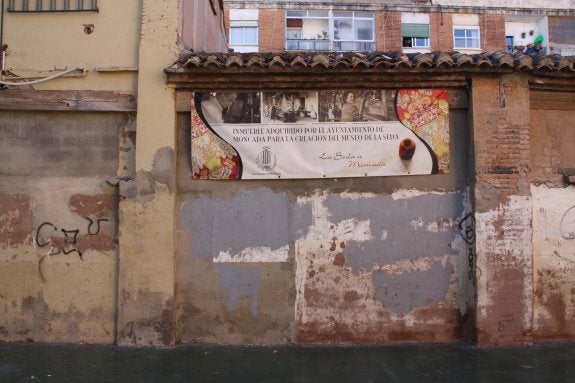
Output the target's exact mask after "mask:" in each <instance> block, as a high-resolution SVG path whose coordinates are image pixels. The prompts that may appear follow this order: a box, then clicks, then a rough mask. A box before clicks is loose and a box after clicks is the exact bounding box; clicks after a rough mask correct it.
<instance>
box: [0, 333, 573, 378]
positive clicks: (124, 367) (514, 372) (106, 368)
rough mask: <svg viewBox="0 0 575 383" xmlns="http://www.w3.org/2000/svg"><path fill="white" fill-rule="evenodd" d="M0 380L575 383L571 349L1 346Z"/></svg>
mask: <svg viewBox="0 0 575 383" xmlns="http://www.w3.org/2000/svg"><path fill="white" fill-rule="evenodd" d="M0 382H2V383H12V382H58V383H60V382H74V383H76V382H79V383H84V382H137V383H146V382H250V383H255V382H274V383H276V382H314V383H315V382H364V383H367V382H410V383H411V382H465V383H474V382H481V383H483V382H485V383H493V382H506V383H507V382H537V383H541V382H545V383H547V382H575V344H574V343H553V344H542V345H536V346H532V347H523V348H519V347H512V348H511V347H504V348H487V349H485V348H476V347H472V346H468V345H460V344H456V345H415V344H408V345H406V344H402V345H390V346H365V347H356V346H353V347H352V346H338V347H319V346H313V347H296V346H287V347H286V346H282V347H224V346H218V347H215V346H179V347H175V348H166V349H158V348H118V347H113V346H78V345H74V346H64V345H43V344H9V343H0Z"/></svg>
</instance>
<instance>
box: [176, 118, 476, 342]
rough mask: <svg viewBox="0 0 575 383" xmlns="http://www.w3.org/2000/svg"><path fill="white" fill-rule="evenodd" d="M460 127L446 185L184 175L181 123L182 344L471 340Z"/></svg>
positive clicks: (417, 180) (414, 180)
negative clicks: (220, 179)
mask: <svg viewBox="0 0 575 383" xmlns="http://www.w3.org/2000/svg"><path fill="white" fill-rule="evenodd" d="M465 124H466V113H465V110H453V112H452V115H451V130H452V131H451V134H452V140H453V141H452V146H453V155H452V164H453V171H452V173H451V174H449V175H442V176H439V175H438V176H421V177H415V176H414V177H377V178H365V179H333V180H297V181H294V180H285V181H250V182H248V181H225V182H214V181H199V180H191V179H190V174H189V172H190V168H189V116H188V115H181V116H180V118H179V126H180V127H181V132H180V135H181V136H180V138H181V139H180V142H179V143H178V183H177V185H178V189H179V191H180V193H181V194H180V199H179V202H178V220H177V222H178V226H179V231H178V239H177V242H178V252H177V261H176V281H175V283H176V313H175V315H176V342H177V343H189V342H215V343H257V344H261V343H265V344H269V343H334V342H335V343H345V342H358V343H366V342H393V341H423V342H425V341H427V342H429V341H434V342H446V341H459V340H461V339H466V337H467V336H468V335H469V334H470V333H471V331H469V329H470V328H472V326H473V324H472V320H473V318H474V313H473V302H474V298H473V297H474V294H473V275H472V274H470V273H469V270H470V269H469V261H468V260H469V256H468V247H467V244H466V243H465V241H464V240H463V236H462V235H464V233H463V234H462V233H461V232H460V230H463V231H465V227H466V215H467V213H468V208H467V202H466V201H467V196H468V194H467V186H466V185H467V182H466V169H467V153H468V150H467V149H466V146H467V132H466V129H467V128H466V125H465ZM460 223H461V225H460Z"/></svg>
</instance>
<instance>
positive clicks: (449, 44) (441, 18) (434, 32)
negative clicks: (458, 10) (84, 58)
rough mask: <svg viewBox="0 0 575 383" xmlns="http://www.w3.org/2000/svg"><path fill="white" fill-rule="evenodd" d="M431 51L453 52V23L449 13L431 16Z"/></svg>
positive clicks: (432, 14)
mask: <svg viewBox="0 0 575 383" xmlns="http://www.w3.org/2000/svg"><path fill="white" fill-rule="evenodd" d="M429 29H430V34H431V50H432V51H440V52H449V51H451V50H453V22H452V19H451V14H449V13H431V14H430V15H429Z"/></svg>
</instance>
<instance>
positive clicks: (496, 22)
mask: <svg viewBox="0 0 575 383" xmlns="http://www.w3.org/2000/svg"><path fill="white" fill-rule="evenodd" d="M479 30H480V33H481V49H483V50H485V51H502V52H505V16H504V15H479Z"/></svg>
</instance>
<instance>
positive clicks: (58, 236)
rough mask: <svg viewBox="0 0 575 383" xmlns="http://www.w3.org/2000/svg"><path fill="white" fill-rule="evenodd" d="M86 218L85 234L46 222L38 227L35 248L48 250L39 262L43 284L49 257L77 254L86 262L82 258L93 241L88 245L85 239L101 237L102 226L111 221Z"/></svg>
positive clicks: (76, 229) (77, 229)
mask: <svg viewBox="0 0 575 383" xmlns="http://www.w3.org/2000/svg"><path fill="white" fill-rule="evenodd" d="M84 218H85V219H86V220H87V221H88V222H87V224H86V228H85V234H84V232H81V230H80V229H79V228H63V227H58V226H56V225H55V224H53V223H52V222H44V223H42V224H41V225H40V226H38V229H37V230H36V235H35V237H34V243H35V246H37V247H38V248H47V250H48V251H47V253H46V254H44V255H42V257H41V258H40V261H39V262H38V272H39V273H40V278H41V279H42V281H43V282H46V278H45V277H44V273H43V264H44V261H45V260H46V259H47V257H52V256H54V255H59V254H61V255H69V254H76V255H77V256H78V257H79V258H80V259H81V260H84V258H83V256H82V255H83V251H85V249H86V248H88V247H89V246H90V244H91V241H88V243H87V242H86V240H85V239H86V238H87V237H94V236H99V235H100V233H101V228H102V224H103V223H104V222H108V221H109V219H107V218H96V219H92V218H90V217H84ZM83 229H84V228H83Z"/></svg>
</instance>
